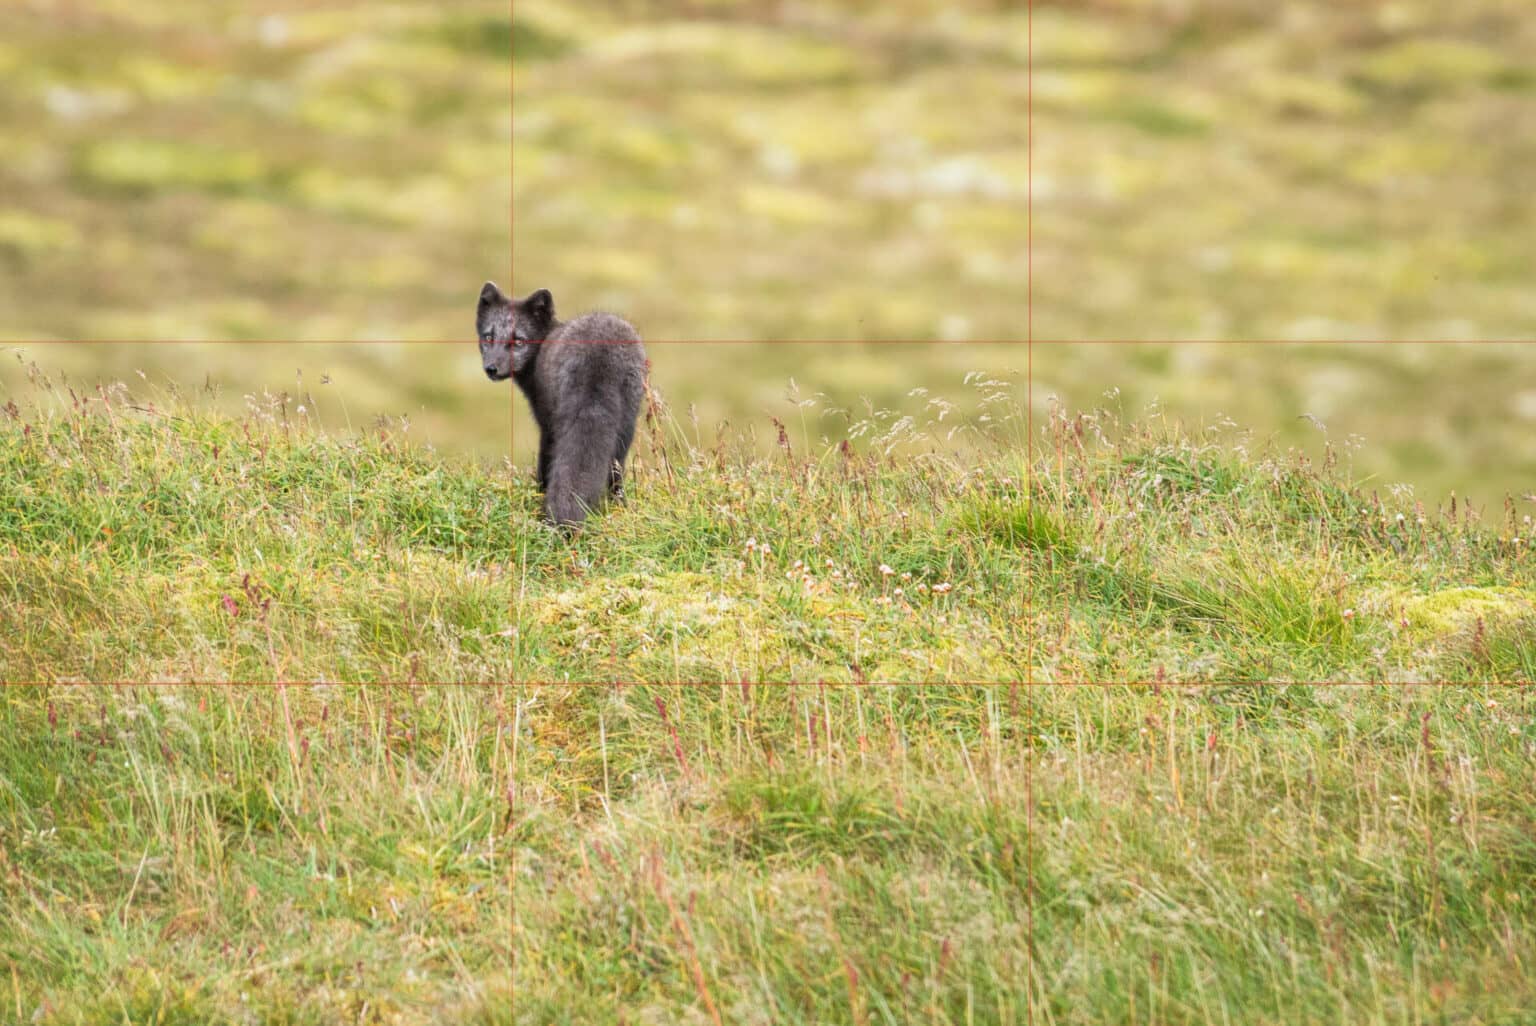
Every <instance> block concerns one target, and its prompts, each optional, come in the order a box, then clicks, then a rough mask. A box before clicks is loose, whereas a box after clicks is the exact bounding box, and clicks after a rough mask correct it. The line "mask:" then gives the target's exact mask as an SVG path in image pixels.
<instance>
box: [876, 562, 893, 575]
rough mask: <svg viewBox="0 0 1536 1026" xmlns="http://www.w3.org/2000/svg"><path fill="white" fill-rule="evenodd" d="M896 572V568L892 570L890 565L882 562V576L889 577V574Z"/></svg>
mask: <svg viewBox="0 0 1536 1026" xmlns="http://www.w3.org/2000/svg"><path fill="white" fill-rule="evenodd" d="M895 572H896V571H895V570H892V569H891V568H890V567H888V566H886V565H885V564H884V563H881V564H880V576H881V577H889V576H891V574H894V573H895Z"/></svg>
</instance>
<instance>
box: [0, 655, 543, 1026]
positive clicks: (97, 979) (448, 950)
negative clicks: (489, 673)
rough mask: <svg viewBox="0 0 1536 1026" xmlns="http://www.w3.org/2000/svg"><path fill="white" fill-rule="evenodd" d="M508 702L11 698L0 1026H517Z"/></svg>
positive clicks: (278, 696)
mask: <svg viewBox="0 0 1536 1026" xmlns="http://www.w3.org/2000/svg"><path fill="white" fill-rule="evenodd" d="M513 719H514V712H513V698H512V695H511V694H510V692H509V690H508V688H507V687H505V686H501V687H464V686H455V687H436V688H407V687H398V686H374V687H347V686H322V685H315V686H299V685H289V686H283V687H244V688H241V687H212V686H189V685H178V686H165V687H156V686H145V685H124V686H111V687H107V686H58V685H55V686H8V687H4V688H0V977H3V979H4V981H5V986H4V988H3V991H4V996H3V998H0V1019H3V1020H4V1021H5V1022H14V1023H37V1024H39V1026H65V1024H71V1026H73V1024H78V1026H89V1024H95V1023H134V1024H139V1023H167V1024H183V1026H192V1024H203V1026H215V1024H217V1026H234V1024H240V1023H291V1024H295V1026H298V1024H313V1026H321V1024H328V1023H336V1022H358V1023H379V1024H382V1023H394V1024H399V1026H411V1024H420V1026H427V1024H433V1026H436V1024H442V1023H452V1024H464V1026H494V1024H502V1026H506V1024H510V1023H511V1022H512V1021H513V1019H512V1002H511V998H512V991H511V983H512V981H511V978H510V975H509V972H510V965H511V959H510V955H511V952H510V948H509V934H508V924H509V922H510V918H511V907H510V896H509V893H508V885H509V871H510V868H511V859H510V855H511V852H510V850H509V844H508V836H507V828H508V826H509V819H508V815H509V805H508V803H509V800H510V784H511V776H510V774H511V763H510V754H511V746H510V743H509V742H510V740H511V737H510V734H511V729H512V723H513Z"/></svg>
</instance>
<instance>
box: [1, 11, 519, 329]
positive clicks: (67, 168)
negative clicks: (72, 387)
mask: <svg viewBox="0 0 1536 1026" xmlns="http://www.w3.org/2000/svg"><path fill="white" fill-rule="evenodd" d="M508 20H509V15H508V5H507V4H506V2H505V0H455V2H454V3H453V4H441V5H440V4H434V3H428V2H413V3H379V2H368V0H348V2H341V3H327V4H323V5H322V4H311V3H306V2H303V0H263V2H262V3H251V2H248V0H154V2H146V3H140V2H136V0H81V2H72V3H59V2H46V0H35V2H29V3H10V4H5V5H3V6H0V76H3V78H4V81H5V83H6V87H5V89H4V90H3V93H0V152H4V153H5V155H6V156H5V160H4V161H3V162H0V268H3V270H0V310H3V311H4V313H3V316H0V340H3V339H9V340H33V339H49V338H65V339H284V340H287V339H293V340H305V339H371V338H378V339H450V338H459V337H473V336H472V334H471V333H470V328H469V323H470V322H469V318H468V316H467V315H466V313H465V307H466V306H467V305H468V304H469V303H472V302H473V298H474V295H475V290H476V289H477V288H478V286H479V283H480V281H482V280H483V279H485V278H487V277H496V276H499V275H504V274H506V273H507V271H508V269H509V263H510V261H509V252H508V250H509V232H510V217H511V211H510V209H509V198H508V197H509V195H510V178H511V172H510V152H509V144H508V140H509V136H510V132H511V119H510V108H511V82H510V75H509V72H508V67H507V65H508V60H509V57H510V54H511V50H512V42H511V31H510V27H509V25H508ZM466 297H467V298H466Z"/></svg>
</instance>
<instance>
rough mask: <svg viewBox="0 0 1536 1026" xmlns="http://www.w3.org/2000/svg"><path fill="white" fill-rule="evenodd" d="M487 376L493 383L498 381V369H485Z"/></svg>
mask: <svg viewBox="0 0 1536 1026" xmlns="http://www.w3.org/2000/svg"><path fill="white" fill-rule="evenodd" d="M485 376H486V377H488V378H490V379H491V380H492V381H495V380H496V368H495V367H487V368H486V369H485Z"/></svg>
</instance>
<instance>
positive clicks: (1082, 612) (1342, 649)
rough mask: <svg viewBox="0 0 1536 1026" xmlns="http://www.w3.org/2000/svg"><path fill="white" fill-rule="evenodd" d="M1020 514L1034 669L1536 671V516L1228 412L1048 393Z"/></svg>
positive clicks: (1368, 674)
mask: <svg viewBox="0 0 1536 1026" xmlns="http://www.w3.org/2000/svg"><path fill="white" fill-rule="evenodd" d="M1041 428H1042V431H1043V432H1044V435H1043V437H1042V440H1041V444H1040V446H1039V449H1038V459H1037V461H1036V462H1035V472H1034V473H1033V474H1032V475H1031V478H1030V503H1029V508H1028V510H1027V513H1026V515H1025V516H1024V517H1023V519H1022V520H1021V522H1020V524H1019V533H1020V537H1021V539H1022V546H1021V547H1022V549H1023V550H1024V551H1023V559H1024V562H1025V564H1026V567H1025V570H1024V576H1025V578H1026V580H1027V582H1028V584H1027V586H1028V588H1029V590H1030V593H1031V599H1030V602H1029V626H1028V628H1027V633H1029V634H1030V635H1031V636H1032V637H1033V638H1034V639H1035V640H1034V642H1033V645H1032V647H1031V654H1030V662H1031V666H1032V667H1033V673H1032V677H1033V679H1035V680H1037V681H1084V680H1086V681H1112V680H1120V681H1123V680H1133V681H1154V680H1158V681H1161V680H1176V681H1252V682H1256V683H1258V682H1276V681H1298V682H1307V681H1362V682H1395V681H1396V682H1409V681H1463V682H1471V683H1480V682H1488V681H1502V680H1518V681H1530V680H1532V679H1536V589H1532V587H1531V583H1530V582H1531V581H1532V580H1536V557H1533V556H1532V554H1531V547H1532V532H1533V525H1532V520H1531V517H1530V515H1528V514H1521V513H1520V512H1519V507H1518V506H1517V504H1516V502H1515V500H1514V499H1513V498H1512V497H1511V498H1507V499H1506V500H1505V501H1504V502H1503V503H1502V504H1500V505H1497V506H1481V505H1480V506H1473V505H1471V504H1470V503H1466V502H1462V503H1461V504H1459V505H1458V503H1457V501H1456V500H1455V498H1454V496H1453V497H1452V498H1451V499H1450V500H1449V501H1448V502H1447V503H1446V504H1444V505H1442V506H1439V507H1438V508H1437V507H1431V506H1426V505H1425V504H1423V503H1422V502H1413V501H1409V500H1406V499H1398V498H1394V497H1393V496H1392V494H1390V493H1389V494H1388V495H1386V496H1383V495H1381V494H1380V493H1379V492H1378V491H1376V490H1375V489H1367V488H1363V487H1360V486H1358V485H1357V484H1355V483H1354V482H1353V481H1352V479H1351V475H1350V473H1349V470H1348V467H1347V460H1348V458H1349V456H1350V453H1349V452H1348V451H1347V450H1346V451H1344V452H1342V453H1341V452H1340V451H1339V449H1337V448H1334V447H1333V446H1332V445H1331V444H1329V445H1326V446H1325V447H1324V449H1323V452H1322V460H1321V463H1314V462H1313V461H1312V460H1311V459H1310V458H1309V457H1308V456H1307V455H1306V454H1305V453H1302V452H1300V451H1298V450H1295V449H1287V450H1281V449H1278V448H1276V447H1273V446H1263V445H1257V444H1256V443H1254V441H1253V439H1252V438H1251V437H1249V436H1248V435H1246V434H1243V433H1240V432H1237V431H1235V430H1234V429H1233V428H1232V427H1231V426H1230V425H1228V426H1218V427H1216V428H1213V429H1210V430H1207V431H1205V432H1202V433H1194V432H1191V431H1189V430H1188V429H1186V428H1184V427H1182V426H1180V425H1179V424H1178V423H1177V422H1175V421H1172V420H1168V419H1164V418H1162V417H1152V418H1149V419H1147V420H1144V421H1142V422H1139V423H1135V424H1131V425H1124V424H1121V423H1120V422H1119V420H1118V418H1117V416H1116V415H1115V414H1114V413H1113V412H1112V411H1108V410H1103V409H1099V410H1095V411H1085V412H1081V413H1072V412H1069V411H1066V410H1065V409H1063V408H1062V407H1059V406H1058V407H1055V408H1054V410H1053V412H1052V413H1051V414H1050V416H1049V417H1048V419H1047V420H1046V421H1045V423H1044V424H1042V425H1041Z"/></svg>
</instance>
